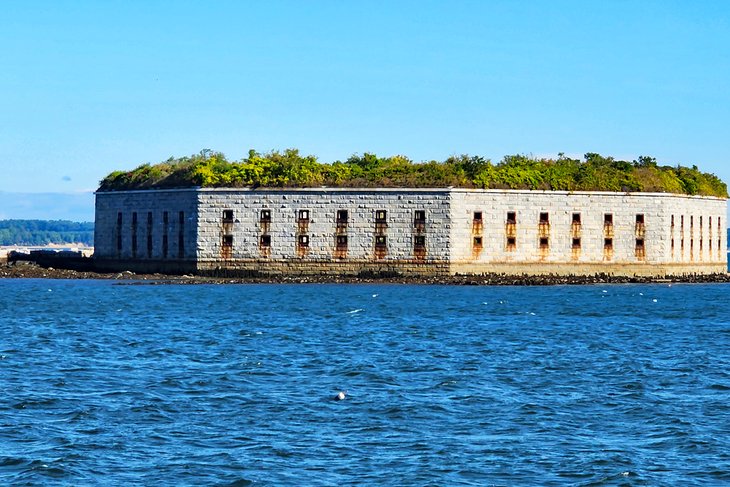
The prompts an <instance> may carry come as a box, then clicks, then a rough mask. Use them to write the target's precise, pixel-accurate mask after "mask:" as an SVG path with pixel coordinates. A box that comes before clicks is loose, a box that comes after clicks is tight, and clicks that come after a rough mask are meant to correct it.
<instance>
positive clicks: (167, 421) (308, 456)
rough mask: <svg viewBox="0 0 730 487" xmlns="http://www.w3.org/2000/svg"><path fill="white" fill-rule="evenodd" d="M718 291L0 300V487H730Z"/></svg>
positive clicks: (198, 292) (115, 293)
mask: <svg viewBox="0 0 730 487" xmlns="http://www.w3.org/2000/svg"><path fill="white" fill-rule="evenodd" d="M49 288H52V289H53V291H54V292H52V293H48V289H49ZM603 291H606V292H603ZM728 291H730V286H729V285H694V286H689V285H673V286H671V287H669V286H664V285H640V286H639V285H617V286H605V285H602V286H570V287H547V288H534V287H533V288H518V287H516V288H510V287H499V288H491V287H478V286H475V287H449V286H393V285H362V286H357V285H347V286H337V285H294V286H287V285H243V286H149V287H148V286H114V285H111V284H110V283H108V282H97V281H83V282H82V281H53V282H49V281H42V280H41V281H37V280H13V281H3V280H0V309H11V310H13V312H12V313H9V314H7V313H6V314H4V315H3V316H2V317H0V337H2V339H0V386H1V387H2V391H3V395H2V396H0V413H2V414H0V431H2V435H0V479H2V480H3V481H4V483H6V484H20V485H26V484H27V485H38V484H42V485H89V484H91V485H94V484H166V485H167V484H181V485H200V484H205V485H208V484H210V485H221V486H225V485H229V486H249V485H282V484H284V485H286V484H290V485H334V484H342V483H344V484H373V485H497V486H501V485H576V486H599V485H600V486H602V485H607V486H608V485H610V486H615V485H631V486H635V485H717V484H724V483H728V482H730V453H728V452H730V401H729V400H728V399H729V395H728V391H729V390H730V352H728V351H729V350H730V333H728V330H730V319H728V316H727V310H726V309H725V308H724V303H726V302H727V294H728ZM655 299H656V300H657V301H656V302H654V300H655ZM339 391H345V392H346V395H345V399H344V400H341V401H335V400H333V399H334V396H335V394H337V393H338V392H339Z"/></svg>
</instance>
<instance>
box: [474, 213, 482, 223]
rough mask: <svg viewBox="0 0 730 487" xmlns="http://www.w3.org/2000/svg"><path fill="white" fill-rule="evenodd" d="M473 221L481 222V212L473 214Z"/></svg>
mask: <svg viewBox="0 0 730 487" xmlns="http://www.w3.org/2000/svg"><path fill="white" fill-rule="evenodd" d="M474 221H475V222H480V221H482V212H481V211H475V212H474Z"/></svg>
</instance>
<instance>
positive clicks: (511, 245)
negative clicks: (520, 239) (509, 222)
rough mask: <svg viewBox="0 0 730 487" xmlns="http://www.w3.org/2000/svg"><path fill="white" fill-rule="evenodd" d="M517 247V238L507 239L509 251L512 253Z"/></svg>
mask: <svg viewBox="0 0 730 487" xmlns="http://www.w3.org/2000/svg"><path fill="white" fill-rule="evenodd" d="M516 247H517V238H516V237H507V250H508V251H512V250H515V248H516Z"/></svg>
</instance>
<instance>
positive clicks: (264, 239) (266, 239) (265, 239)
mask: <svg viewBox="0 0 730 487" xmlns="http://www.w3.org/2000/svg"><path fill="white" fill-rule="evenodd" d="M259 244H260V245H261V246H262V247H271V235H261V238H260V239H259Z"/></svg>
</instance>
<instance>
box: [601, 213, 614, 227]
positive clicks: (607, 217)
mask: <svg viewBox="0 0 730 487" xmlns="http://www.w3.org/2000/svg"><path fill="white" fill-rule="evenodd" d="M603 224H604V225H613V213H605V214H604V215H603Z"/></svg>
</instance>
